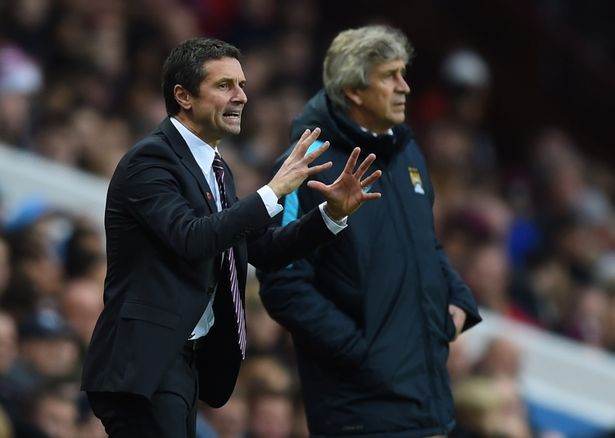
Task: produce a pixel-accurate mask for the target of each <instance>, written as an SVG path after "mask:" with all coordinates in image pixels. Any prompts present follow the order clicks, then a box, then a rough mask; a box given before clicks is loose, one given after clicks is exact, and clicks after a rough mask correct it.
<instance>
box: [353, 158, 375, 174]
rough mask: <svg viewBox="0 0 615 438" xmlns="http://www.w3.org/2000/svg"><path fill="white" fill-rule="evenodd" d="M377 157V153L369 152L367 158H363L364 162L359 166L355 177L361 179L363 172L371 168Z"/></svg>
mask: <svg viewBox="0 0 615 438" xmlns="http://www.w3.org/2000/svg"><path fill="white" fill-rule="evenodd" d="M375 159H376V155H375V154H369V155H368V156H367V157H366V158H365V160H363V162H362V163H361V165H360V166H359V168H358V169H357V171H356V172H355V173H354V176H355V178H357V179H361V177H362V176H363V174H364V173H365V172H367V169H369V166H371V165H372V163H373V162H374V160H375Z"/></svg>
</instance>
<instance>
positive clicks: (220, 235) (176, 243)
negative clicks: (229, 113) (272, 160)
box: [108, 143, 271, 261]
mask: <svg viewBox="0 0 615 438" xmlns="http://www.w3.org/2000/svg"><path fill="white" fill-rule="evenodd" d="M180 166H181V164H179V163H178V160H177V157H176V156H174V155H173V152H172V151H171V150H170V149H169V148H168V147H165V145H162V144H156V143H152V144H148V145H146V146H144V147H141V148H140V149H139V150H138V151H137V152H136V153H135V154H134V155H133V156H132V157H131V158H130V159H129V161H128V162H127V163H125V169H124V171H123V172H121V173H120V174H119V175H116V176H114V178H113V179H112V182H111V185H110V188H109V196H110V198H111V199H110V200H109V201H108V205H121V204H124V205H125V206H126V209H127V210H128V211H129V212H130V214H131V216H132V217H134V218H135V219H136V220H137V222H138V223H139V224H140V225H141V226H142V227H144V228H145V229H147V230H149V231H150V232H152V234H154V235H155V236H156V237H157V238H158V239H159V240H160V241H161V242H162V243H163V244H165V245H166V246H167V247H169V248H171V249H172V250H173V251H174V252H175V253H176V254H177V255H178V256H180V257H182V258H184V259H186V260H189V261H194V260H199V259H203V258H210V257H215V256H216V255H218V254H220V253H221V252H223V251H224V250H225V249H227V248H229V247H231V246H233V245H236V244H237V243H239V242H240V241H241V240H242V239H245V237H246V235H247V234H249V233H250V232H252V231H253V230H255V229H262V228H265V227H266V226H267V225H268V224H270V223H271V218H270V217H269V214H268V213H267V210H266V208H265V205H264V204H263V201H262V199H261V198H260V196H259V195H258V194H257V193H254V194H252V195H250V196H248V197H246V198H244V199H242V200H241V201H238V202H237V203H235V204H234V205H233V206H231V207H230V208H228V209H225V210H223V211H221V212H218V213H214V214H211V215H207V216H202V215H197V214H196V213H195V211H194V209H193V208H192V207H191V206H190V204H189V203H188V201H187V200H186V198H185V197H184V196H183V195H182V191H183V188H182V184H183V182H182V178H185V175H182V174H180V172H182V171H185V170H183V169H180ZM114 198H115V199H114Z"/></svg>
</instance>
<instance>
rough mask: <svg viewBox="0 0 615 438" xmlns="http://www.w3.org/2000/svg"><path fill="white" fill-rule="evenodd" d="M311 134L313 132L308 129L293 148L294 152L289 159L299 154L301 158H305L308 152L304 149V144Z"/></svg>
mask: <svg viewBox="0 0 615 438" xmlns="http://www.w3.org/2000/svg"><path fill="white" fill-rule="evenodd" d="M311 132H312V131H310V130H309V129H306V130H305V131H303V134H301V138H299V141H298V142H297V143H296V144H295V147H294V148H293V150H292V152H291V153H290V154H289V156H288V158H291V157H293V158H294V157H295V156H296V155H297V154H298V153H299V152H301V155H300V157H303V156H304V155H305V151H306V150H307V148H304V142H305V139H306V138H307V136H308V135H310V133H311Z"/></svg>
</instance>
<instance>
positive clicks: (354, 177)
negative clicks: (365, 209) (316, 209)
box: [307, 147, 382, 220]
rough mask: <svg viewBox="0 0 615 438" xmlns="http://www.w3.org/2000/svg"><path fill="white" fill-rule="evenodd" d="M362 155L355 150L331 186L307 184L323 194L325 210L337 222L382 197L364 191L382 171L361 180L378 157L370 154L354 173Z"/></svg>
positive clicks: (319, 183)
mask: <svg viewBox="0 0 615 438" xmlns="http://www.w3.org/2000/svg"><path fill="white" fill-rule="evenodd" d="M360 153H361V149H360V148H358V147H357V148H354V150H353V151H352V153H351V154H350V157H348V161H346V166H344V170H342V173H340V175H339V176H338V177H337V179H336V180H335V181H333V182H332V183H331V184H324V183H322V182H320V181H308V183H307V185H308V187H309V188H311V189H313V190H316V191H318V192H320V193H322V195H323V196H324V197H325V200H326V201H327V204H326V206H325V209H326V210H327V213H328V214H329V216H331V218H333V219H335V220H339V219H342V218H343V217H345V216H349V215H350V214H352V213H354V212H355V211H356V210H357V209H358V208H359V207H360V206H361V205H363V203H365V202H367V201H371V200H374V199H378V198H380V196H381V195H380V193H378V192H370V193H367V192H365V191H364V190H363V189H365V188H366V187H368V186H370V185H372V184H373V183H374V182H376V181H377V180H378V178H380V177H381V176H382V171H381V170H376V171H374V172H373V173H372V174H371V175H369V176H368V177H366V178H365V179H361V178H363V175H364V174H365V172H367V169H369V166H370V165H371V164H372V163H373V162H374V160H375V159H376V155H374V154H369V155H368V156H367V157H366V158H365V159H364V160H363V162H362V163H361V164H360V165H359V167H358V168H357V170H356V171H355V172H354V173H353V169H354V167H355V165H356V164H357V160H358V158H359V154H360Z"/></svg>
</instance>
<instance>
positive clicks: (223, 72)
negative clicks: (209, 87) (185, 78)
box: [203, 58, 246, 82]
mask: <svg viewBox="0 0 615 438" xmlns="http://www.w3.org/2000/svg"><path fill="white" fill-rule="evenodd" d="M203 73H204V75H203V79H204V80H206V81H209V82H212V81H213V82H215V81H217V80H220V79H222V78H228V79H231V80H236V81H237V82H245V80H246V78H245V75H244V73H243V68H242V67H241V63H240V62H239V60H238V59H237V58H219V59H208V60H206V61H204V62H203Z"/></svg>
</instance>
